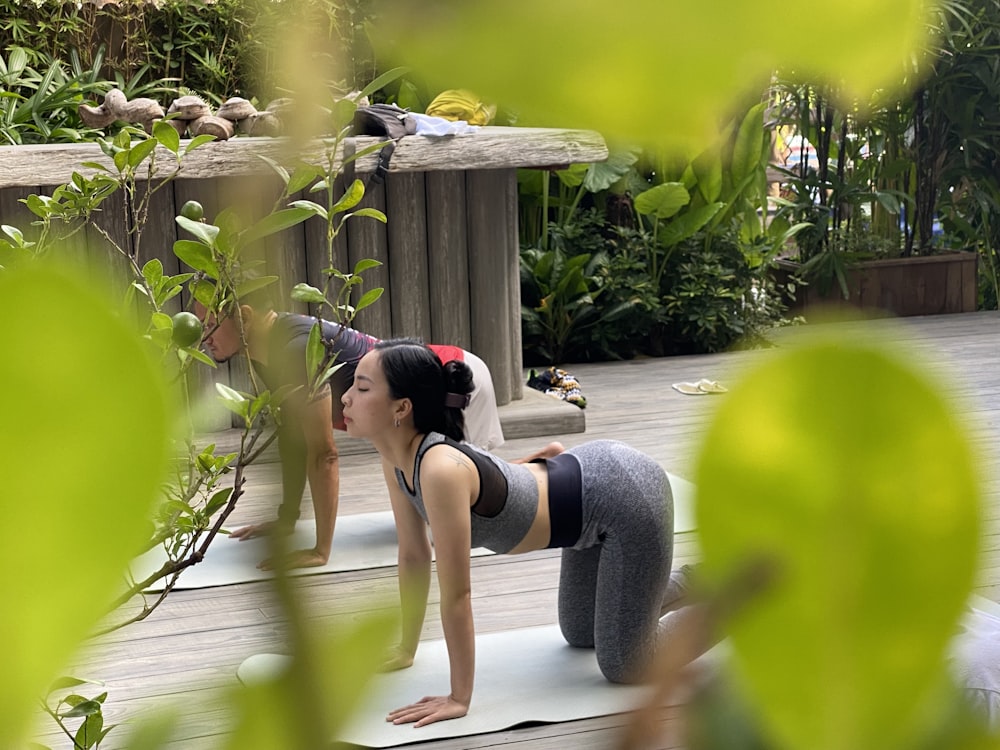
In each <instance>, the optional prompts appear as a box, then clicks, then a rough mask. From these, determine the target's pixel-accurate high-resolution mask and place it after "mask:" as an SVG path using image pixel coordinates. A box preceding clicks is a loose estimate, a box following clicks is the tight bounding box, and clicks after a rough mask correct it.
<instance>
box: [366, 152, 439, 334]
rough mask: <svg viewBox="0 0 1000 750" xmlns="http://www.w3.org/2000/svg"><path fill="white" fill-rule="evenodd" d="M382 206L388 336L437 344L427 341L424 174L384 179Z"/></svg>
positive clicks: (429, 330) (426, 254)
mask: <svg viewBox="0 0 1000 750" xmlns="http://www.w3.org/2000/svg"><path fill="white" fill-rule="evenodd" d="M385 205H386V217H387V219H388V223H387V224H386V237H387V239H388V243H389V271H390V273H389V281H390V288H389V292H390V294H389V299H390V300H391V302H392V307H391V309H390V315H391V320H392V335H393V336H416V337H417V338H420V339H423V340H424V342H426V343H437V342H433V341H431V338H430V337H431V308H430V299H429V289H430V284H429V279H428V273H429V271H428V265H427V260H428V250H429V249H428V247H427V207H426V200H425V197H424V173H423V172H401V173H399V174H390V175H388V176H387V178H386V183H385ZM359 221H360V220H359ZM364 221H367V219H364ZM376 304H378V303H376Z"/></svg>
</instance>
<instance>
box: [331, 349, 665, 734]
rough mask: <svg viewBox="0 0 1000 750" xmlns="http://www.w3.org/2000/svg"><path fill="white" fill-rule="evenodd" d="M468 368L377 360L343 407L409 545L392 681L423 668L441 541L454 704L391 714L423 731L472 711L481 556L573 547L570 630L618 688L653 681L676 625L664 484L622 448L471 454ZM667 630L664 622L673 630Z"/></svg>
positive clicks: (405, 357) (562, 609)
mask: <svg viewBox="0 0 1000 750" xmlns="http://www.w3.org/2000/svg"><path fill="white" fill-rule="evenodd" d="M472 388H473V383H472V373H471V372H470V371H469V368H468V367H466V366H465V365H464V364H463V363H462V362H457V361H456V362H448V363H445V364H442V363H441V361H440V360H439V359H438V358H437V357H436V356H434V353H433V352H432V351H431V350H430V349H428V348H427V347H426V346H424V345H423V344H420V343H419V342H416V341H414V340H412V339H403V340H392V341H383V342H380V343H379V344H377V345H376V346H375V348H374V350H373V351H371V352H369V353H368V354H366V355H365V356H364V357H363V358H362V359H361V361H360V362H359V363H358V366H357V368H356V370H355V373H354V383H353V385H352V386H351V387H350V388H349V389H348V390H347V392H346V393H345V394H344V397H343V404H344V409H343V413H344V421H345V422H346V424H347V432H348V434H349V435H352V436H354V437H363V438H367V439H368V440H370V441H371V442H372V444H373V445H374V446H375V448H376V450H377V451H378V453H379V455H380V456H381V457H382V469H383V472H384V473H385V477H386V483H387V484H388V485H389V497H390V500H391V502H392V510H393V514H394V516H395V519H396V531H397V537H398V540H399V591H400V605H401V613H402V631H401V639H400V643H399V644H398V646H396V647H394V648H393V650H392V652H391V654H390V656H389V658H388V660H387V662H386V664H385V665H384V668H385V669H401V668H405V667H408V666H410V665H411V664H412V663H413V658H414V654H415V653H416V650H417V644H418V642H419V640H420V633H421V629H422V627H423V621H424V615H425V613H426V607H427V596H428V591H429V586H430V575H431V545H430V542H429V540H428V534H427V526H428V525H429V526H430V533H431V536H433V538H434V554H435V557H436V560H437V577H438V583H439V588H440V597H441V599H440V611H441V623H442V626H443V629H444V636H445V641H446V644H447V647H448V657H449V663H450V666H451V685H450V692H449V693H448V694H447V695H440V696H435V697H426V698H423V699H422V700H420V701H418V702H416V703H413V704H411V705H408V706H404V707H402V708H399V709H396V710H394V711H392V712H391V713H389V715H388V720H389V721H393V722H395V723H409V722H414V723H415V726H423V725H426V724H430V723H432V722H435V721H441V720H443V719H454V718H458V717H461V716H464V715H465V714H466V713H467V712H468V711H469V705H470V703H471V701H472V690H473V681H474V675H475V648H476V644H475V632H474V626H473V617H472V598H471V584H470V579H471V573H470V550H471V549H472V548H474V547H487V548H489V549H491V550H493V551H494V552H497V553H501V554H506V553H510V554H517V553H521V552H531V551H533V550H539V549H544V548H548V547H560V548H562V568H561V573H560V580H559V605H558V606H559V612H558V619H559V625H560V628H561V630H562V633H563V636H564V637H565V638H566V641H567V642H568V643H569V644H570V645H571V646H576V647H580V648H593V649H594V650H595V652H596V656H597V662H598V665H599V666H600V669H601V672H602V673H603V674H604V676H605V677H606V678H607V679H609V680H611V681H613V682H633V681H637V680H639V679H641V678H642V677H643V676H644V675H643V672H644V668H645V667H646V666H647V665H648V664H649V663H650V662H651V660H652V656H653V654H654V653H655V652H656V650H657V649H658V648H659V647H660V646H661V645H662V641H663V639H664V637H665V636H666V635H667V634H668V631H669V630H670V626H669V624H668V619H667V618H668V617H669V616H665V612H666V611H667V610H669V609H672V608H673V606H674V604H675V603H676V600H677V599H678V598H679V597H678V596H677V592H676V591H673V590H672V587H671V585H670V584H671V575H670V573H671V571H670V566H671V562H672V557H673V497H672V494H671V489H670V483H669V481H668V479H667V475H666V473H665V472H664V471H663V469H662V468H660V466H659V464H657V463H656V461H654V460H653V459H652V458H650V457H649V456H647V455H645V454H643V453H640V452H639V451H637V450H634V449H633V448H630V447H629V446H627V445H625V444H624V443H620V442H616V441H611V440H598V441H592V442H588V443H584V444H582V445H579V446H577V447H574V448H570V449H569V450H566V451H562V452H558V451H556V452H554V455H552V456H551V457H549V458H544V459H541V460H539V461H537V462H528V463H510V462H507V461H504V460H501V459H500V458H497V457H496V456H493V455H492V454H490V453H487V452H485V451H481V450H479V449H477V448H475V447H473V446H471V445H469V444H467V443H464V442H462V439H463V438H464V436H465V424H464V417H463V413H462V408H461V407H462V405H463V404H464V403H465V402H466V400H467V399H468V394H469V393H470V392H471V391H472ZM661 618H662V619H661Z"/></svg>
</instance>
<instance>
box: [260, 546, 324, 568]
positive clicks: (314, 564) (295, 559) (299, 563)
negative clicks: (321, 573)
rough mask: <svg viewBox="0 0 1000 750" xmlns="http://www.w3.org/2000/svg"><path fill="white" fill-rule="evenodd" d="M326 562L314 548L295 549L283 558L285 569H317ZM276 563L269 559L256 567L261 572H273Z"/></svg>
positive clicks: (276, 565) (273, 559)
mask: <svg viewBox="0 0 1000 750" xmlns="http://www.w3.org/2000/svg"><path fill="white" fill-rule="evenodd" d="M327 560H328V558H327V557H326V556H325V555H322V554H320V553H319V551H317V550H316V548H315V547H314V548H312V549H297V550H295V551H294V552H289V553H288V556H287V557H286V558H285V569H286V570H291V569H292V568H318V567H319V566H321V565H326V563H327ZM277 562H278V561H277V560H276V559H275V558H273V557H269V558H267V559H266V560H262V561H261V562H260V563H259V564H258V565H257V567H258V568H260V569H261V570H274V569H275V568H276V567H278V564H277Z"/></svg>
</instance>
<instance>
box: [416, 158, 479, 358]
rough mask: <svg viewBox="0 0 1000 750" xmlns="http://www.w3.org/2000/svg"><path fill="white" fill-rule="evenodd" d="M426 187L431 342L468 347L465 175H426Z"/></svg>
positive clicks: (468, 316)
mask: <svg viewBox="0 0 1000 750" xmlns="http://www.w3.org/2000/svg"><path fill="white" fill-rule="evenodd" d="M426 185H427V253H428V254H427V268H428V276H429V279H428V290H429V291H428V294H429V302H430V309H431V334H430V340H431V342H432V343H435V344H451V345H452V346H460V347H462V348H463V349H471V348H472V319H471V313H470V308H469V233H468V215H467V211H466V207H465V172H461V171H457V170H456V171H450V172H428V173H427V179H426ZM476 354H478V352H476Z"/></svg>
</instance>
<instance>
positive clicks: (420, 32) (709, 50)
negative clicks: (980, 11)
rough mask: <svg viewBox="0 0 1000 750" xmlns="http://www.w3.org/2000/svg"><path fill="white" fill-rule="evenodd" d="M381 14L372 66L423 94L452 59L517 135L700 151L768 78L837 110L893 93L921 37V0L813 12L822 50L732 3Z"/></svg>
mask: <svg viewBox="0 0 1000 750" xmlns="http://www.w3.org/2000/svg"><path fill="white" fill-rule="evenodd" d="M381 7H382V10H381V12H380V15H379V18H380V23H379V25H378V28H377V29H376V31H377V34H376V37H375V41H376V43H377V44H380V47H379V49H380V53H381V55H382V57H383V58H385V59H386V61H387V62H391V60H393V59H395V60H405V61H406V63H407V64H409V65H412V66H413V68H414V69H415V70H419V71H421V74H422V75H423V76H424V78H425V79H426V80H428V81H429V82H430V83H431V84H432V86H436V85H442V87H443V85H445V84H446V83H447V82H449V81H454V79H455V61H456V60H461V68H462V71H461V73H462V85H463V87H466V88H470V89H472V90H474V91H475V92H476V93H477V94H478V95H480V96H482V97H484V98H485V99H487V100H490V101H499V102H503V103H504V104H505V105H506V106H508V107H510V108H511V109H514V110H516V111H517V112H518V113H519V123H521V124H526V125H540V126H546V127H568V128H590V129H594V130H597V131H599V132H601V133H602V134H604V135H605V136H606V137H611V136H615V137H619V138H622V139H625V140H627V141H628V142H636V143H642V144H647V145H648V144H673V145H678V146H679V145H682V144H692V143H695V142H697V143H702V144H705V143H707V142H708V141H710V140H711V138H712V135H713V134H714V133H715V132H716V126H717V123H718V122H719V120H720V119H721V118H722V117H723V116H724V115H727V114H729V112H730V111H731V107H732V105H733V102H734V101H736V100H738V99H739V97H740V96H742V95H746V94H747V93H750V94H751V95H754V96H755V95H756V94H757V92H759V91H761V90H762V89H763V88H764V86H765V85H766V84H767V82H768V80H769V78H770V75H771V73H772V71H774V70H776V69H778V68H781V67H790V68H793V69H795V70H796V71H799V72H801V73H803V74H814V75H816V76H819V77H822V78H826V79H829V80H832V81H835V82H837V83H839V84H841V85H843V87H844V94H845V96H846V97H849V98H850V97H853V96H862V97H863V95H864V94H866V93H867V94H870V93H871V92H872V91H874V90H876V89H878V88H881V87H884V86H892V85H898V84H899V82H900V81H901V80H902V77H903V75H902V70H903V66H904V65H905V64H906V63H907V62H908V61H909V59H910V56H911V54H913V53H914V52H915V51H916V49H917V47H918V45H919V44H920V43H921V42H923V40H924V37H925V36H926V26H925V23H924V22H925V20H926V18H925V16H924V12H925V8H926V4H925V3H924V2H923V0H883V1H882V2H877V3H876V2H871V1H870V0H831V2H828V3H824V4H823V6H822V16H821V18H822V22H821V25H820V27H818V28H820V29H821V30H820V31H819V32H818V33H819V37H821V38H822V39H824V40H835V41H836V43H835V44H825V43H822V42H819V41H818V36H817V33H811V32H809V33H806V32H802V33H784V32H783V31H782V30H781V29H782V26H781V23H780V22H779V23H777V25H776V21H775V19H776V14H775V13H774V12H769V11H767V10H766V9H765V8H762V6H760V5H758V4H756V3H747V2H743V1H742V0H723V1H722V2H718V3H715V4H713V5H712V6H711V7H710V8H708V7H706V6H705V5H704V4H703V3H698V2H671V3H664V2H662V1H661V0H632V1H631V2H627V3H625V4H624V5H617V6H615V8H614V10H613V12H609V8H608V5H607V3H603V2H598V1H597V0H582V1H578V2H573V3H569V2H547V3H538V2H534V1H533V0H508V2H504V3H470V2H464V1H462V0H441V1H440V2H438V3H436V4H435V6H434V11H433V12H428V10H427V8H426V7H425V5H424V4H421V3H411V2H403V1H402V0H395V1H393V0H386V2H385V3H383V4H382V6H381ZM780 16H781V14H780V13H778V14H777V17H780ZM793 24H794V22H793ZM890 29H891V33H888V30H890ZM553 39H565V40H566V44H565V45H559V44H553V43H552V40H553ZM383 42H384V44H381V43H383ZM567 45H568V46H567ZM568 49H569V50H572V51H571V52H567V50H568ZM596 51H599V53H598V52H596Z"/></svg>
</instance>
